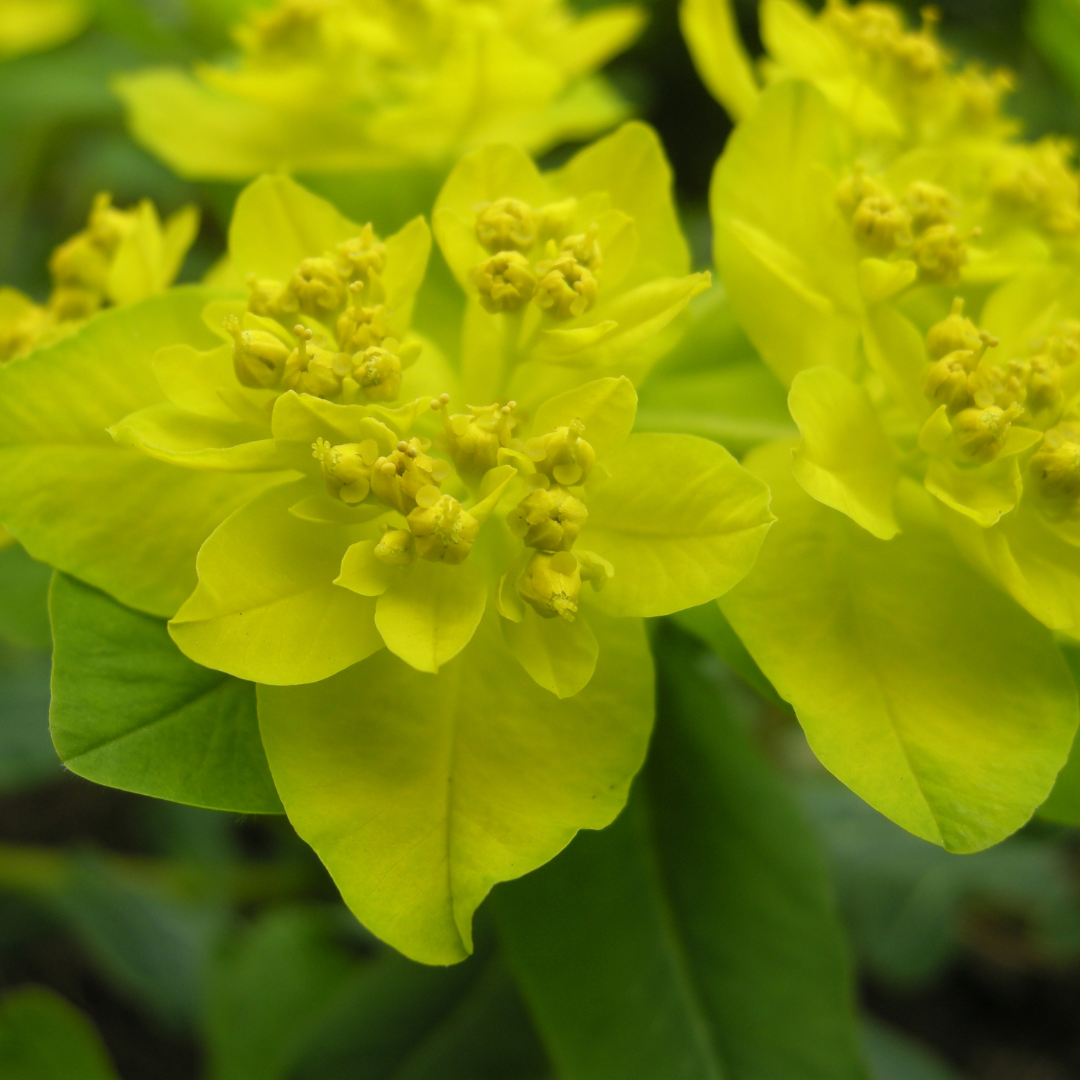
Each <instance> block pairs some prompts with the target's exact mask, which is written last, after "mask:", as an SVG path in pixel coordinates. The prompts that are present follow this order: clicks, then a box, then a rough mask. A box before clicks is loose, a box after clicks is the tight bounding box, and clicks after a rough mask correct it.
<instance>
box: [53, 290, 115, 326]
mask: <svg viewBox="0 0 1080 1080" xmlns="http://www.w3.org/2000/svg"><path fill="white" fill-rule="evenodd" d="M104 302H105V296H104V294H103V293H101V292H99V291H98V290H97V289H92V288H88V287H87V286H84V285H60V286H57V287H56V288H55V289H53V291H52V293H51V294H50V296H49V311H50V312H51V313H52V315H53V317H54V318H55V319H56V321H57V322H71V321H73V320H75V319H89V318H90V316H91V315H93V314H94V313H95V312H96V311H98V310H100V308H101V306H102V304H103V303H104Z"/></svg>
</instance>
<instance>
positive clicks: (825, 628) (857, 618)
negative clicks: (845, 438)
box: [721, 444, 1077, 851]
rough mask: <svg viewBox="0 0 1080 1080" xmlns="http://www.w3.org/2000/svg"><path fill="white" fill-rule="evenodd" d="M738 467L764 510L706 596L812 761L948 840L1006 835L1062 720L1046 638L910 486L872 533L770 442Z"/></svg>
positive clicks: (975, 846)
mask: <svg viewBox="0 0 1080 1080" xmlns="http://www.w3.org/2000/svg"><path fill="white" fill-rule="evenodd" d="M747 464H748V466H749V467H750V469H751V471H753V472H754V473H755V475H757V476H759V477H761V478H762V479H764V480H765V481H766V482H767V483H768V484H769V485H770V487H771V488H772V491H773V498H774V500H775V504H776V507H777V512H778V516H779V521H778V523H777V525H776V527H775V530H774V531H773V533H771V534H770V537H769V539H768V541H767V542H766V543H765V545H764V546H763V547H762V551H761V555H760V557H759V559H758V562H757V565H756V566H755V568H754V571H753V572H752V573H751V574H750V575H749V576H748V577H747V579H746V580H745V581H744V582H743V583H742V585H741V586H739V587H738V588H736V589H733V590H732V591H731V593H729V594H728V595H727V596H726V597H724V599H723V600H722V601H721V607H722V609H723V611H724V614H725V615H726V616H727V617H728V619H729V620H730V622H731V624H732V626H734V628H735V630H736V631H737V632H738V634H739V636H740V637H741V638H742V639H743V641H744V643H745V644H746V647H747V648H748V649H749V650H750V653H751V654H752V655H753V657H754V659H755V660H756V661H757V662H758V664H759V665H760V666H761V670H762V671H763V672H764V673H765V675H766V676H767V677H768V678H769V680H770V681H771V682H772V684H773V685H774V686H775V687H776V689H777V691H778V692H779V693H780V695H781V696H782V697H784V698H786V699H787V700H788V701H790V702H791V703H792V705H794V707H795V711H796V713H797V714H798V716H799V719H800V721H801V723H802V725H803V728H804V729H805V730H806V734H807V738H808V739H809V741H810V745H811V747H812V748H813V749H814V752H815V753H816V754H817V756H818V757H819V758H820V759H821V761H822V763H823V764H824V765H825V766H826V768H828V769H829V770H830V772H832V773H834V774H835V775H836V776H838V777H839V778H840V779H841V780H843V781H844V783H846V784H847V785H848V786H849V787H851V788H852V789H853V790H854V791H855V792H856V793H857V794H859V795H861V796H862V797H863V798H864V799H865V800H866V801H867V802H868V803H870V805H871V806H874V807H875V808H876V809H878V810H880V811H881V812H882V813H883V814H885V815H886V816H888V817H890V818H892V819H893V820H894V821H896V822H897V823H898V824H900V825H902V826H903V827H904V828H906V829H908V830H910V831H911V832H914V833H915V834H916V835H917V836H921V837H923V838H924V839H927V840H932V841H933V842H934V843H937V844H941V845H943V846H945V847H947V848H948V849H949V850H951V851H977V850H979V849H981V848H984V847H988V846H989V845H990V844H994V843H996V842H997V841H998V840H1001V839H1002V838H1003V837H1005V836H1007V835H1009V833H1011V832H1013V831H1014V830H1016V829H1017V828H1019V827H1020V826H1021V825H1022V824H1023V823H1024V822H1025V821H1027V819H1028V818H1029V817H1030V816H1031V813H1032V811H1033V810H1034V808H1035V807H1036V806H1037V805H1038V804H1039V803H1041V802H1042V801H1043V800H1044V799H1045V798H1046V796H1047V794H1048V793H1049V791H1050V788H1051V786H1052V784H1053V779H1054V776H1055V775H1056V774H1057V772H1058V770H1059V769H1060V768H1061V766H1062V764H1063V763H1064V761H1065V758H1066V756H1067V754H1068V749H1069V745H1070V743H1071V742H1072V738H1073V733H1074V732H1075V730H1076V724H1077V699H1076V689H1075V687H1074V686H1072V685H1071V683H1072V680H1071V678H1070V677H1069V673H1068V670H1067V668H1066V667H1065V665H1064V661H1063V660H1062V659H1061V656H1060V654H1059V653H1058V650H1057V648H1056V647H1055V645H1054V643H1053V639H1052V637H1051V635H1050V632H1049V631H1048V630H1046V629H1045V628H1044V627H1042V626H1040V625H1039V624H1038V623H1036V622H1035V620H1034V619H1032V618H1031V617H1030V616H1028V615H1027V614H1026V613H1025V612H1023V611H1022V610H1021V609H1020V608H1019V607H1018V606H1017V605H1015V604H1014V603H1013V602H1012V601H1010V600H1009V599H1008V598H1007V597H1005V596H1003V595H1002V594H1001V593H1000V592H998V591H997V590H996V589H994V588H993V587H992V586H991V585H989V584H988V583H987V582H986V581H985V580H984V579H983V578H982V577H980V576H979V575H978V574H976V572H975V571H973V570H972V569H971V568H970V566H969V565H968V564H967V562H966V561H965V560H963V559H962V558H961V556H960V555H959V553H958V552H957V551H956V549H955V548H954V547H953V546H952V544H951V543H950V542H949V541H948V539H947V537H946V536H945V535H944V534H943V533H942V531H941V528H940V525H939V524H938V519H937V516H936V514H935V513H934V512H933V508H932V506H931V504H930V502H929V496H927V495H925V494H923V492H922V490H921V489H920V488H917V487H915V486H914V485H913V484H911V485H908V486H906V487H904V486H902V487H901V489H900V490H901V492H902V494H903V495H904V500H905V501H904V503H903V506H904V509H905V513H904V514H901V515H900V521H901V525H902V526H903V530H904V531H903V532H901V533H900V535H898V536H897V537H896V538H895V539H893V540H890V541H888V542H884V541H881V540H877V539H875V538H874V537H871V536H870V535H868V534H867V533H866V532H865V530H862V529H860V528H859V527H858V526H856V525H855V524H854V523H852V522H850V521H849V520H848V519H847V518H846V517H844V515H842V514H839V513H837V512H836V511H834V510H831V509H829V508H828V507H825V506H822V505H821V504H820V503H817V502H815V501H814V500H813V499H811V498H810V497H809V496H808V495H806V494H805V492H803V490H802V489H801V488H800V487H799V485H798V484H797V483H796V482H795V480H794V478H793V477H792V476H791V472H790V466H789V464H788V449H787V447H786V446H785V445H784V444H774V445H772V446H768V447H763V448H761V449H760V450H756V451H754V452H753V453H752V454H751V455H750V457H749V458H748V459H747Z"/></svg>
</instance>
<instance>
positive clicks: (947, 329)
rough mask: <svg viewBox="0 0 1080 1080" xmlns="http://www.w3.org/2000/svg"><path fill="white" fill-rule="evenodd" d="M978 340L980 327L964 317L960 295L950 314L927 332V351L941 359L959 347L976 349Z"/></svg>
mask: <svg viewBox="0 0 1080 1080" xmlns="http://www.w3.org/2000/svg"><path fill="white" fill-rule="evenodd" d="M978 342H979V328H978V327H977V326H976V325H975V324H974V323H973V322H972V321H971V320H970V319H966V318H965V317H964V301H963V298H962V297H959V296H958V297H956V298H955V299H954V300H953V302H952V311H951V312H950V313H949V315H948V316H947V317H946V318H944V319H942V320H941V322H939V323H934V325H933V326H931V327H930V330H929V331H928V332H927V335H926V351H927V352H928V353H929V354H930V359H931V360H940V359H941V358H942V357H943V356H947V355H948V354H949V353H951V352H956V351H957V350H958V349H974V348H975V347H976V346H977V344H978Z"/></svg>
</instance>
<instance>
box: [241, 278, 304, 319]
mask: <svg viewBox="0 0 1080 1080" xmlns="http://www.w3.org/2000/svg"><path fill="white" fill-rule="evenodd" d="M247 287H248V311H250V312H251V313H252V315H262V316H263V317H266V318H271V319H272V318H276V317H277V316H278V315H285V314H291V313H295V312H296V311H298V310H299V305H298V304H297V302H296V298H295V297H294V296H291V295H289V294H288V293H287V292H286V289H285V286H284V284H283V283H282V282H280V281H274V280H273V279H271V278H262V279H260V278H257V277H256V276H255V275H254V274H248V276H247Z"/></svg>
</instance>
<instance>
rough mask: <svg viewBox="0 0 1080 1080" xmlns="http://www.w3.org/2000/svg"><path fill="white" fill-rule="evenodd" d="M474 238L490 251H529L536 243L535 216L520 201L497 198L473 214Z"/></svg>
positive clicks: (527, 205) (528, 207)
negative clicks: (474, 219)
mask: <svg viewBox="0 0 1080 1080" xmlns="http://www.w3.org/2000/svg"><path fill="white" fill-rule="evenodd" d="M476 238H477V239H478V240H479V241H480V243H481V244H483V245H484V247H486V248H487V249H488V251H491V252H497V251H528V250H529V248H531V247H532V246H533V244H535V243H536V216H535V215H534V214H533V212H532V207H530V206H529V204H528V203H525V202H522V201H521V200H520V199H496V200H495V201H494V202H491V203H488V204H487V206H485V207H483V208H482V209H481V210H480V212H479V213H478V214H477V215H476Z"/></svg>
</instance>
